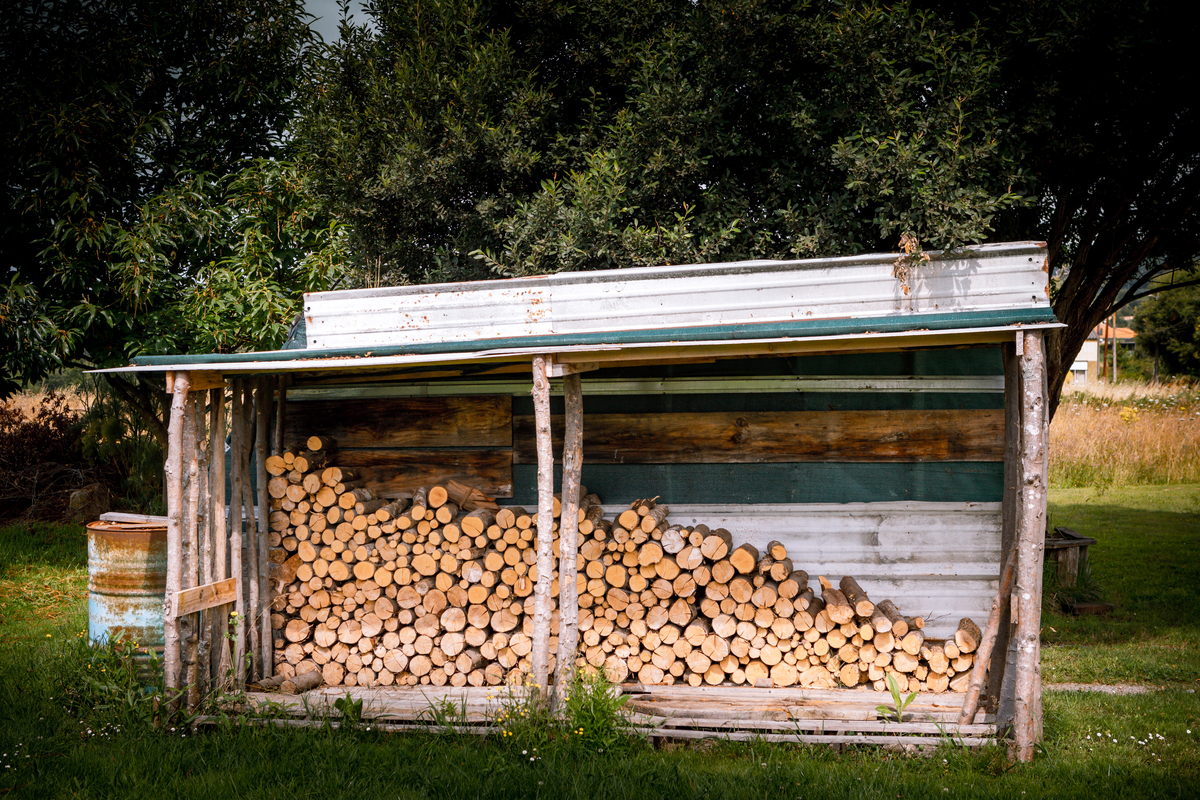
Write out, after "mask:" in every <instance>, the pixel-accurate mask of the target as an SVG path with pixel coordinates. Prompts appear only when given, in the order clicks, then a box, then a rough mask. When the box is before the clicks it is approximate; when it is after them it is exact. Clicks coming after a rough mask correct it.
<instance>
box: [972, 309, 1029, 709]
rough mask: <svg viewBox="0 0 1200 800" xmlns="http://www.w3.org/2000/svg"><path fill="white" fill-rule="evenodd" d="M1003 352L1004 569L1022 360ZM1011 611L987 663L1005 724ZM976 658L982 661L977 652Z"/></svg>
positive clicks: (1017, 485)
mask: <svg viewBox="0 0 1200 800" xmlns="http://www.w3.org/2000/svg"><path fill="white" fill-rule="evenodd" d="M1018 335H1019V336H1020V335H1023V334H1020V333H1019V334H1018ZM1022 341H1024V340H1023V339H1022ZM1000 353H1001V356H1002V359H1003V362H1004V489H1003V492H1004V493H1003V495H1002V497H1001V499H1002V502H1001V528H1000V561H1001V573H1003V571H1004V569H1003V562H1004V559H1005V555H1004V554H1005V553H1011V552H1013V551H1015V549H1016V546H1017V545H1016V542H1017V506H1018V505H1019V504H1020V499H1021V363H1020V359H1019V358H1018V357H1017V348H1016V344H1015V342H1006V343H1005V344H1003V345H1002V346H1001V348H1000ZM1010 611H1011V609H1010V607H1009V603H1008V601H1006V602H1005V605H1004V610H1003V612H1002V616H1001V619H1000V627H999V630H998V631H997V634H996V642H995V645H994V646H993V647H992V663H991V664H990V665H988V687H987V689H988V696H989V697H993V698H996V700H997V713H998V715H999V716H1002V717H1003V720H1001V722H1002V723H1003V724H1007V723H1010V722H1012V715H1011V711H1012V709H1011V706H1007V707H1003V708H1002V707H1001V704H1000V703H999V700H1000V698H1001V697H1002V696H1004V687H1005V684H1006V682H1008V683H1009V685H1011V680H1012V676H1011V675H1009V676H1008V677H1007V679H1006V677H1005V671H1006V669H1007V666H1008V648H1009V633H1010V630H1011V627H1012V625H1011V621H1012V614H1011V613H1010ZM975 661H976V663H979V658H978V656H976V659H975Z"/></svg>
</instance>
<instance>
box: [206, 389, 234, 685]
mask: <svg viewBox="0 0 1200 800" xmlns="http://www.w3.org/2000/svg"><path fill="white" fill-rule="evenodd" d="M212 402H213V408H212V410H211V411H210V413H211V414H212V416H213V423H212V425H211V426H210V431H211V432H210V434H209V443H210V444H211V446H212V459H211V460H210V461H209V463H210V465H211V469H210V471H211V474H212V477H210V478H209V481H208V485H209V486H210V487H211V488H212V518H213V580H214V581H223V580H226V579H227V578H228V577H229V547H228V545H229V536H230V530H229V529H230V524H231V523H230V515H229V513H228V509H226V507H225V435H226V422H225V419H226V418H225V388H224V387H221V388H218V389H213V390H212ZM228 633H229V613H228V610H227V609H226V608H225V607H224V606H222V607H220V608H217V609H215V610H214V611H213V640H214V644H215V647H214V648H213V659H212V669H213V676H214V678H215V679H216V681H217V682H221V683H222V684H223V682H224V681H225V679H226V677H227V676H228V673H229V670H230V668H231V667H232V666H233V664H232V658H231V656H230V653H229V640H228V639H227V638H226V636H227V634H228Z"/></svg>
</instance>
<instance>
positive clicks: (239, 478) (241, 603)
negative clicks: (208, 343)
mask: <svg viewBox="0 0 1200 800" xmlns="http://www.w3.org/2000/svg"><path fill="white" fill-rule="evenodd" d="M242 384H243V381H242V380H240V379H239V380H236V381H234V383H233V399H232V401H231V402H230V407H229V416H230V425H231V426H232V430H231V432H230V442H229V456H230V459H231V461H230V462H229V494H230V498H229V529H230V531H231V532H232V535H231V536H230V537H229V571H230V573H231V577H232V578H233V579H234V581H235V585H236V586H237V599H236V600H235V601H234V606H233V611H234V613H235V614H236V615H237V616H236V618H235V622H234V624H233V664H231V665H230V666H232V667H233V685H234V686H235V687H237V688H238V689H240V688H242V686H243V684H244V680H245V673H244V670H243V667H242V665H243V663H244V660H243V659H244V656H245V653H246V624H245V620H246V579H245V575H244V573H243V571H242V550H243V544H242V531H243V529H244V527H245V508H244V505H243V504H244V497H245V494H244V492H243V491H242V483H243V481H244V475H243V464H244V463H245V462H244V460H243V458H242V450H243V449H244V447H245V438H246V419H245V414H244V413H243V411H242Z"/></svg>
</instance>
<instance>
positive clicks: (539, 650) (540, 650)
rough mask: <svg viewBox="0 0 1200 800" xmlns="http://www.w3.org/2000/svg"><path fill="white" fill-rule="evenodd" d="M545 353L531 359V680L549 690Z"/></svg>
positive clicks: (549, 452)
mask: <svg viewBox="0 0 1200 800" xmlns="http://www.w3.org/2000/svg"><path fill="white" fill-rule="evenodd" d="M548 361H549V357H548V356H535V357H534V359H533V413H534V420H535V423H534V430H535V433H536V436H537V465H538V468H537V476H538V478H537V480H538V516H537V569H538V577H537V583H536V584H534V587H533V596H534V603H533V681H534V683H535V684H536V685H537V686H538V687H539V688H540V689H544V690H547V691H549V689H550V686H549V673H550V618H551V616H552V610H551V600H552V598H551V596H550V585H551V583H552V581H553V572H554V451H553V447H552V442H551V440H550V378H549V375H548V367H549V364H548Z"/></svg>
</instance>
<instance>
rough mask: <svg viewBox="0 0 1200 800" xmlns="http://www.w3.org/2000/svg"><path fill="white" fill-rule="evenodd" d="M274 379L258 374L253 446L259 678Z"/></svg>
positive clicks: (266, 664)
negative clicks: (256, 432) (268, 460)
mask: <svg viewBox="0 0 1200 800" xmlns="http://www.w3.org/2000/svg"><path fill="white" fill-rule="evenodd" d="M273 383H274V381H273V380H272V379H271V378H269V377H267V376H265V375H264V376H262V377H260V378H259V379H258V393H257V398H258V403H257V409H258V412H257V413H258V435H257V437H256V444H255V448H254V453H255V458H254V467H255V471H256V473H255V474H256V476H257V478H258V496H257V497H255V501H256V504H257V505H258V532H257V535H256V536H255V537H254V541H255V542H256V544H257V547H258V555H257V558H256V559H255V563H256V564H257V565H258V573H257V574H256V575H255V584H256V585H257V586H258V603H257V604H256V605H255V606H254V614H255V619H256V621H257V623H258V675H257V677H259V678H268V677H270V676H271V673H272V671H273V669H272V667H273V666H274V665H273V664H272V663H271V662H272V660H273V655H272V651H273V649H274V648H272V646H271V588H270V584H269V583H268V582H267V573H268V569H267V568H268V566H269V565H270V561H269V557H270V554H269V551H268V546H269V544H270V543H269V542H268V541H267V537H268V535H269V533H268V532H269V531H270V528H269V527H268V525H267V514H268V513H270V508H269V503H270V498H269V497H268V495H267V443H268V439H269V433H270V430H271V427H270V422H271V395H272V394H273V393H272V391H271V386H272V384H273Z"/></svg>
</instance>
